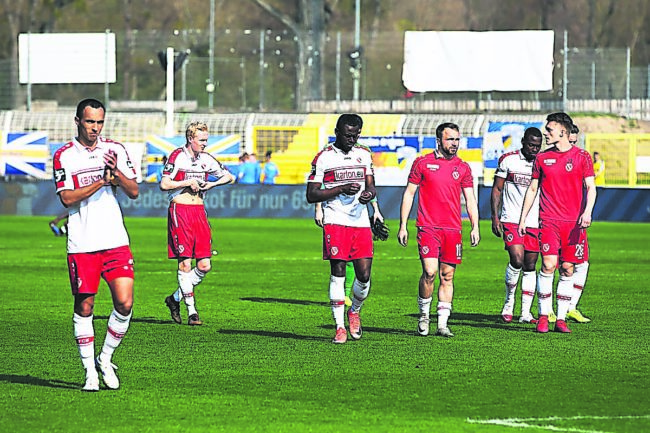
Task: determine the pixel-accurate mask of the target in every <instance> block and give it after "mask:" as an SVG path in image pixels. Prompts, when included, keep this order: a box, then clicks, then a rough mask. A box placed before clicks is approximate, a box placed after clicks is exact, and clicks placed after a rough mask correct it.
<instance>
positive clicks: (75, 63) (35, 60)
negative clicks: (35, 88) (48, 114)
mask: <svg viewBox="0 0 650 433" xmlns="http://www.w3.org/2000/svg"><path fill="white" fill-rule="evenodd" d="M18 50H19V51H18V58H19V59H18V60H19V79H20V83H21V84H28V83H29V84H64V83H114V82H115V81H116V76H117V72H116V66H115V33H39V34H34V33H22V34H20V35H19V36H18Z"/></svg>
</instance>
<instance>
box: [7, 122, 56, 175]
mask: <svg viewBox="0 0 650 433" xmlns="http://www.w3.org/2000/svg"><path fill="white" fill-rule="evenodd" d="M48 156H49V152H48V144H47V133H46V132H8V133H0V176H32V177H35V178H37V179H48V178H49V177H50V176H48V175H47V173H46V171H45V166H46V163H47V159H48Z"/></svg>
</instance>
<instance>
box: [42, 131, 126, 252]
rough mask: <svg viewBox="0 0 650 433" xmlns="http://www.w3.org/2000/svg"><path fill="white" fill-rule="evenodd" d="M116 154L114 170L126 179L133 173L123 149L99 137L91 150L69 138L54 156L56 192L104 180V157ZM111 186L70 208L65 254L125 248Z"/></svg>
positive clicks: (120, 222) (122, 228)
mask: <svg viewBox="0 0 650 433" xmlns="http://www.w3.org/2000/svg"><path fill="white" fill-rule="evenodd" d="M109 151H112V152H115V153H116V154H117V168H118V169H119V170H120V171H121V172H122V173H123V174H124V176H126V177H127V178H129V179H135V177H136V173H135V169H134V168H133V164H132V163H131V160H130V159H129V155H128V153H127V152H126V149H125V148H124V146H123V145H122V144H120V143H118V142H115V141H112V140H108V139H106V138H103V137H99V138H98V140H97V145H96V146H95V148H94V149H88V148H86V147H84V146H82V145H81V144H80V143H79V142H78V141H77V140H76V139H73V140H72V141H70V142H69V143H67V144H66V145H64V146H63V147H61V148H60V149H59V150H58V151H57V152H56V153H55V154H54V162H53V163H54V181H55V184H56V192H57V193H60V192H61V191H64V190H75V189H78V188H81V187H84V186H88V185H90V184H92V183H94V182H96V181H97V180H98V179H102V178H103V177H104V166H105V164H104V154H106V153H108V152H109ZM115 189H116V187H114V186H110V185H107V186H104V187H102V188H101V189H100V190H99V191H97V192H96V193H95V194H93V195H92V196H90V197H89V198H87V199H86V200H83V201H81V202H80V203H77V204H75V205H72V206H70V208H69V209H68V210H69V214H70V216H69V219H68V253H69V254H73V253H85V252H93V251H101V250H108V249H111V248H117V247H121V246H124V245H129V236H128V234H127V232H126V228H125V227H124V222H123V219H122V211H121V209H120V205H119V203H118V201H117V198H116V196H115Z"/></svg>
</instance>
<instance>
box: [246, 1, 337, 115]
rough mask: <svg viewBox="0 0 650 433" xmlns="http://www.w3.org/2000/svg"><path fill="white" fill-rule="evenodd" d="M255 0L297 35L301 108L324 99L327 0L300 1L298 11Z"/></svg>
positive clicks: (297, 82) (298, 88)
mask: <svg viewBox="0 0 650 433" xmlns="http://www.w3.org/2000/svg"><path fill="white" fill-rule="evenodd" d="M252 1H253V2H254V3H255V4H257V5H258V6H260V7H261V8H262V9H264V10H265V11H267V12H268V13H269V14H270V15H272V16H273V17H275V18H276V19H277V20H279V21H280V22H282V23H283V24H284V25H285V26H287V27H288V28H289V29H290V30H291V31H292V32H293V34H294V35H295V38H296V43H297V45H298V62H297V65H296V98H295V100H296V105H297V108H298V109H302V107H304V103H305V101H307V100H320V99H323V95H324V94H325V84H324V80H323V78H322V77H323V59H322V53H323V51H324V46H325V0H298V1H297V2H296V5H297V8H298V10H297V11H285V10H280V9H278V8H277V7H275V6H274V5H272V4H271V3H269V2H268V1H267V0H252ZM292 12H293V13H294V14H295V18H294V15H292Z"/></svg>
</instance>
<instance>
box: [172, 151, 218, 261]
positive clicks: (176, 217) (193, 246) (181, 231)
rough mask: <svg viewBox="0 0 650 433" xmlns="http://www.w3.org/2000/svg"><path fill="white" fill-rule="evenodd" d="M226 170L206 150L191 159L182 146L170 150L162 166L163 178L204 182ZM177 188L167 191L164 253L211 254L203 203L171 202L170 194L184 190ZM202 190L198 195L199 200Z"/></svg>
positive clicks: (180, 255) (175, 255)
mask: <svg viewBox="0 0 650 433" xmlns="http://www.w3.org/2000/svg"><path fill="white" fill-rule="evenodd" d="M227 172H228V170H227V169H226V168H225V167H224V166H223V165H222V164H221V163H220V162H219V161H217V160H216V159H215V158H214V157H213V156H212V155H210V154H209V153H207V152H201V153H199V154H198V155H197V156H196V158H193V157H192V155H191V154H190V152H189V151H188V150H187V148H186V147H185V146H183V147H179V148H178V149H176V150H174V151H173V152H172V153H171V155H169V159H168V160H167V164H166V165H165V168H164V169H163V174H162V175H163V177H164V176H167V177H171V178H172V180H175V181H183V180H186V179H196V180H197V181H199V183H203V182H206V181H207V180H208V175H212V176H215V177H217V178H220V177H222V176H224V175H225V174H226V173H227ZM186 190H187V187H180V188H176V189H173V190H170V191H169V192H168V198H169V202H170V203H169V210H168V214H167V232H168V234H167V238H168V239H167V253H168V254H167V256H168V257H169V258H170V259H178V258H196V259H204V258H207V257H210V256H211V255H212V230H211V228H210V223H209V222H208V216H207V214H206V212H205V207H204V206H203V204H194V205H189V204H177V203H172V200H173V199H174V197H176V196H178V195H179V194H181V193H182V192H183V191H186ZM205 193H206V192H205V191H201V192H199V193H198V194H199V195H200V197H201V198H202V199H203V198H204V197H205Z"/></svg>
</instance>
